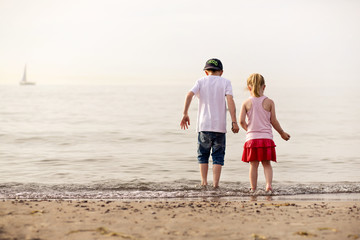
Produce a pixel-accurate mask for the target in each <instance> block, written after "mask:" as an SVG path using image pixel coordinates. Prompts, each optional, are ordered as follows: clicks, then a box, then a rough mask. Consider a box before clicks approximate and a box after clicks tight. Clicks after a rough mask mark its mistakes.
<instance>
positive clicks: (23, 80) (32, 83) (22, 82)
mask: <svg viewBox="0 0 360 240" xmlns="http://www.w3.org/2000/svg"><path fill="white" fill-rule="evenodd" d="M35 84H36V83H35V82H28V80H27V79H26V65H25V68H24V75H23V77H22V80H21V81H20V85H35Z"/></svg>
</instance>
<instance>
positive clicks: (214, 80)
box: [191, 75, 233, 133]
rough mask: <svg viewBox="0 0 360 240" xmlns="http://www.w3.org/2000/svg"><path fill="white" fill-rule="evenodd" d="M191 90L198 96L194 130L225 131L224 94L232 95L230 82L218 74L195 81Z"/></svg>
mask: <svg viewBox="0 0 360 240" xmlns="http://www.w3.org/2000/svg"><path fill="white" fill-rule="evenodd" d="M191 91H192V92H193V93H194V94H195V95H196V96H197V97H198V98H199V108H198V116H197V126H196V131H198V132H202V131H209V132H221V133H226V101H225V97H226V95H233V92H232V86H231V82H230V80H228V79H225V78H223V77H220V76H213V75H210V76H206V77H203V78H200V79H199V80H197V81H196V83H195V85H194V87H193V88H192V89H191Z"/></svg>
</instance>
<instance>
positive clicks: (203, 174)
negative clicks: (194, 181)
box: [199, 163, 209, 186]
mask: <svg viewBox="0 0 360 240" xmlns="http://www.w3.org/2000/svg"><path fill="white" fill-rule="evenodd" d="M199 166H200V175H201V186H206V185H207V184H208V183H207V174H208V168H209V164H208V163H200V164H199Z"/></svg>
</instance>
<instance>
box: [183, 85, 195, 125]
mask: <svg viewBox="0 0 360 240" xmlns="http://www.w3.org/2000/svg"><path fill="white" fill-rule="evenodd" d="M194 95H195V94H194V93H193V92H192V91H190V92H188V94H187V95H186V98H185V105H184V112H183V118H182V119H181V122H180V126H181V129H184V130H185V128H186V129H187V128H188V125H189V126H190V118H189V114H188V111H189V107H190V103H191V100H192V99H193V97H194Z"/></svg>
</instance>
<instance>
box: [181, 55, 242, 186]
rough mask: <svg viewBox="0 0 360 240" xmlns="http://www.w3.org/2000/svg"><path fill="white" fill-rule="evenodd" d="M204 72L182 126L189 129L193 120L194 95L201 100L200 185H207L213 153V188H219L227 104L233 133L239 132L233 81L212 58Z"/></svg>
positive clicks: (187, 108)
mask: <svg viewBox="0 0 360 240" xmlns="http://www.w3.org/2000/svg"><path fill="white" fill-rule="evenodd" d="M204 71H205V73H206V77H203V78H201V79H199V80H197V81H196V83H195V85H194V87H193V88H192V89H191V90H190V92H189V93H188V94H187V96H186V99H185V106H184V112H183V114H184V115H183V118H182V120H181V123H180V126H181V128H182V129H184V130H185V128H186V129H187V128H188V125H190V118H189V115H188V110H189V107H190V103H191V100H192V98H193V96H194V95H196V96H197V97H198V98H199V108H198V117H197V127H196V130H197V132H198V162H199V166H200V175H201V185H202V186H206V185H207V173H208V165H209V156H210V150H212V153H211V156H212V160H213V186H214V188H217V187H219V180H220V174H221V168H222V166H223V165H224V156H225V142H226V137H225V133H226V102H225V98H226V101H227V104H228V109H229V112H230V116H231V121H232V128H231V130H232V131H233V133H238V132H239V126H238V124H237V121H236V107H235V102H234V99H233V93H232V86H231V82H230V81H229V80H227V79H225V78H223V77H221V75H222V74H223V66H222V63H221V61H220V60H218V59H216V58H213V59H210V60H208V61H207V62H206V64H205V67H204Z"/></svg>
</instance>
